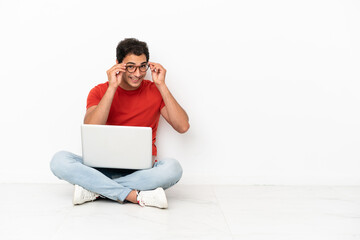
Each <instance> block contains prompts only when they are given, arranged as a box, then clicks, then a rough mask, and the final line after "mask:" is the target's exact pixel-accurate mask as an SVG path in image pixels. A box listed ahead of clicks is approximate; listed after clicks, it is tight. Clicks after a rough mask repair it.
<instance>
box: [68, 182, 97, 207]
mask: <svg viewBox="0 0 360 240" xmlns="http://www.w3.org/2000/svg"><path fill="white" fill-rule="evenodd" d="M98 197H100V195H99V194H97V193H93V192H90V191H88V190H86V189H84V188H82V187H80V186H79V185H75V188H74V198H73V204H74V205H78V204H83V203H86V202H90V201H94V200H95V199H97V198H98Z"/></svg>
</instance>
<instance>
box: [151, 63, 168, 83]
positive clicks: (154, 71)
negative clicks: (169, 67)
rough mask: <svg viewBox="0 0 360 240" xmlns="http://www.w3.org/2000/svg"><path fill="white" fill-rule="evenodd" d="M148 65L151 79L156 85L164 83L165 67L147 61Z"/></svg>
mask: <svg viewBox="0 0 360 240" xmlns="http://www.w3.org/2000/svg"><path fill="white" fill-rule="evenodd" d="M149 66H150V69H151V76H152V79H153V81H154V83H155V84H156V86H160V85H163V84H165V75H166V69H165V68H164V67H163V66H161V65H160V64H159V63H153V62H149Z"/></svg>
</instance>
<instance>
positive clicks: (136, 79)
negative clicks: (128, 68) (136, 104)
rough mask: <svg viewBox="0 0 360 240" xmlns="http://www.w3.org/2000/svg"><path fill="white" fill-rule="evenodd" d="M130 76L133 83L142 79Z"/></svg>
mask: <svg viewBox="0 0 360 240" xmlns="http://www.w3.org/2000/svg"><path fill="white" fill-rule="evenodd" d="M129 78H130V80H131V82H133V83H138V82H140V80H141V78H138V77H129Z"/></svg>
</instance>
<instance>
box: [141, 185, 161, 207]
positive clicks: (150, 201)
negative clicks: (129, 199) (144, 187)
mask: <svg viewBox="0 0 360 240" xmlns="http://www.w3.org/2000/svg"><path fill="white" fill-rule="evenodd" d="M137 201H138V203H139V205H140V206H142V207H144V206H149V207H158V208H167V207H168V203H167V200H166V195H165V191H164V189H162V188H157V189H155V190H151V191H140V192H139V194H138V196H137Z"/></svg>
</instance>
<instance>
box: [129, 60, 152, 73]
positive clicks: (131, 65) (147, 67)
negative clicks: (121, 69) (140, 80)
mask: <svg viewBox="0 0 360 240" xmlns="http://www.w3.org/2000/svg"><path fill="white" fill-rule="evenodd" d="M127 64H128V63H127ZM144 65H145V66H146V70H145V71H141V70H140V67H142V66H144ZM128 67H135V70H134V71H132V72H130V71H129V69H128ZM149 67H150V65H149V63H147V62H146V64H143V63H142V64H140V65H139V66H136V65H135V64H132V63H130V64H129V65H125V68H126V71H127V72H128V73H134V72H136V70H137V69H138V68H139V71H140V72H143V73H144V72H146V71H147V70H148V69H149Z"/></svg>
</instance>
